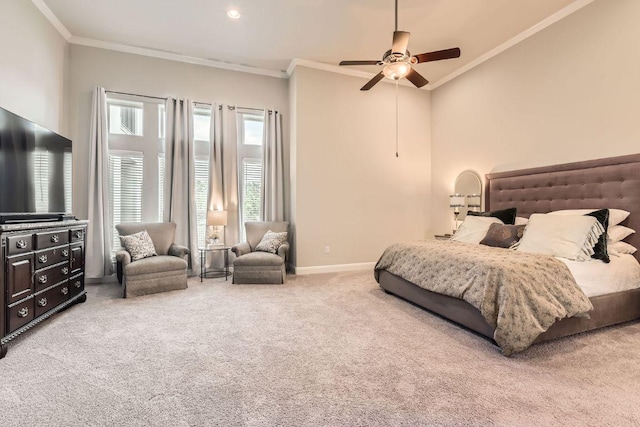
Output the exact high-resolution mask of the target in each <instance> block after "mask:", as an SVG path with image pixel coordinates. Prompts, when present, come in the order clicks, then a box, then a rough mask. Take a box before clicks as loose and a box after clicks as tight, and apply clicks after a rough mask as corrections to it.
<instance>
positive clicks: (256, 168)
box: [242, 159, 262, 222]
mask: <svg viewBox="0 0 640 427" xmlns="http://www.w3.org/2000/svg"><path fill="white" fill-rule="evenodd" d="M261 186H262V160H260V159H243V161H242V220H243V222H244V221H259V220H260V209H261V205H262V203H261V200H262V191H261Z"/></svg>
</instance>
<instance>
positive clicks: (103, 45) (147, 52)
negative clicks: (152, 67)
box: [69, 36, 288, 79]
mask: <svg viewBox="0 0 640 427" xmlns="http://www.w3.org/2000/svg"><path fill="white" fill-rule="evenodd" d="M69 43H71V44H77V45H82V46H89V47H97V48H100V49H108V50H114V51H117V52H124V53H133V54H136V55H142V56H150V57H152V58H159V59H166V60H169V61H177V62H185V63H187V64H195V65H204V66H205V67H212V68H222V69H224V70H231V71H240V72H242V73H250V74H259V75H262V76H267V77H276V78H280V79H282V78H288V76H287V75H286V74H285V73H284V72H282V71H274V70H267V69H266V68H257V67H249V66H247V65H238V64H231V63H227V62H219V61H213V60H210V59H202V58H196V57H193V56H186V55H180V54H178V53H173V52H164V51H161V50H156V49H148V48H144V47H137V46H129V45H125V44H119V43H112V42H106V41H102V40H96V39H90V38H85V37H76V36H72V37H71V38H70V39H69Z"/></svg>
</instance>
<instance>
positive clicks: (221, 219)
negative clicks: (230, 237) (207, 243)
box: [207, 209, 227, 246]
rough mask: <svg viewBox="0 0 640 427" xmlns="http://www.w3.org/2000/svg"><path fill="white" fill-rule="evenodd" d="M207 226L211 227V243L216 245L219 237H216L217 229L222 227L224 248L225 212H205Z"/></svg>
mask: <svg viewBox="0 0 640 427" xmlns="http://www.w3.org/2000/svg"><path fill="white" fill-rule="evenodd" d="M207 225H208V226H212V227H213V233H212V234H211V235H210V236H212V239H213V243H218V241H219V239H220V236H219V235H218V227H220V226H222V228H223V231H222V233H223V240H222V242H223V243H222V244H223V245H225V246H226V240H227V239H226V226H227V211H217V210H216V211H213V210H210V209H209V210H208V211H207Z"/></svg>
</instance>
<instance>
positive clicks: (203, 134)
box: [193, 104, 211, 248]
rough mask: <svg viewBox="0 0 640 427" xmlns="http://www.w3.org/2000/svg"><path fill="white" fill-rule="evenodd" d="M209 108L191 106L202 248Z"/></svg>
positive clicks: (205, 214)
mask: <svg viewBox="0 0 640 427" xmlns="http://www.w3.org/2000/svg"><path fill="white" fill-rule="evenodd" d="M210 129H211V109H210V107H209V106H203V105H201V104H200V105H195V106H194V108H193V139H194V152H195V155H194V157H195V159H194V161H195V165H194V166H195V183H194V184H195V193H196V194H195V197H196V223H197V226H196V229H197V231H198V246H199V247H201V248H204V247H205V246H206V238H207V207H208V206H207V202H208V201H209V152H210V147H211V142H210V139H211V132H210Z"/></svg>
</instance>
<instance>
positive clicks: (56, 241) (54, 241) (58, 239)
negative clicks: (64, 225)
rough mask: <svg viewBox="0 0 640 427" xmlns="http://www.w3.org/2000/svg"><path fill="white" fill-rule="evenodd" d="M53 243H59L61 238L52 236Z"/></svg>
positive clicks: (55, 235)
mask: <svg viewBox="0 0 640 427" xmlns="http://www.w3.org/2000/svg"><path fill="white" fill-rule="evenodd" d="M51 241H52V242H53V243H58V242H59V241H60V237H59V236H58V235H57V234H54V235H53V236H51Z"/></svg>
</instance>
